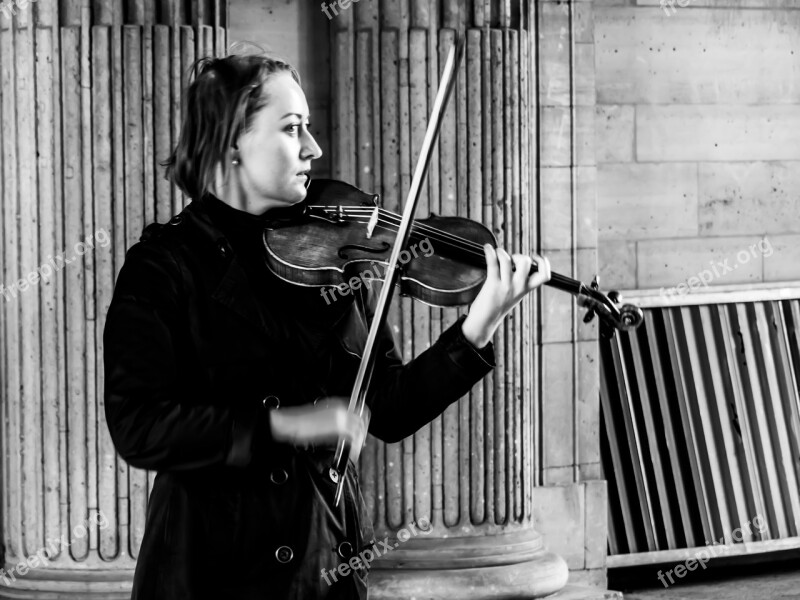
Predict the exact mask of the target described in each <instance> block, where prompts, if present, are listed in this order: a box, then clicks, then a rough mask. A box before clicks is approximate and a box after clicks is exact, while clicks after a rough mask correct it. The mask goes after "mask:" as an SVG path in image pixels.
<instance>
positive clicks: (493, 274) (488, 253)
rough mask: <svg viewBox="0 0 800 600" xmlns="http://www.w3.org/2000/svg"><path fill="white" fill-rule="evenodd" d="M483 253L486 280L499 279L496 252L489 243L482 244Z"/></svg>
mask: <svg viewBox="0 0 800 600" xmlns="http://www.w3.org/2000/svg"><path fill="white" fill-rule="evenodd" d="M483 254H484V256H485V257H486V279H487V280H488V281H494V280H497V279H499V278H500V272H499V268H498V266H497V252H495V249H494V248H493V247H492V245H491V244H484V245H483Z"/></svg>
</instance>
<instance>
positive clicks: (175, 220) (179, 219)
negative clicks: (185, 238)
mask: <svg viewBox="0 0 800 600" xmlns="http://www.w3.org/2000/svg"><path fill="white" fill-rule="evenodd" d="M182 222H183V217H182V216H181V215H175V216H174V217H172V218H171V219H170V220H169V224H170V225H180V224H181V223H182Z"/></svg>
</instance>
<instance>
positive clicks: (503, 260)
mask: <svg viewBox="0 0 800 600" xmlns="http://www.w3.org/2000/svg"><path fill="white" fill-rule="evenodd" d="M497 260H498V262H499V263H500V281H502V282H503V283H505V284H510V283H511V279H512V274H511V257H510V256H509V255H508V252H506V251H505V250H503V249H502V248H498V249H497Z"/></svg>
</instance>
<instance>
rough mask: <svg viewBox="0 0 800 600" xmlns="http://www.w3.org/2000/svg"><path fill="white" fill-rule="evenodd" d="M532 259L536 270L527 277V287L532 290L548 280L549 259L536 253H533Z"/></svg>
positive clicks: (549, 275) (549, 274) (549, 273)
mask: <svg viewBox="0 0 800 600" xmlns="http://www.w3.org/2000/svg"><path fill="white" fill-rule="evenodd" d="M532 258H533V260H534V262H535V263H536V272H535V273H534V274H533V275H531V276H530V278H529V279H528V288H529V289H531V290H533V289H535V288H537V287H539V286H541V285H544V284H545V283H547V282H548V281H550V277H551V275H552V274H551V272H550V261H549V260H548V259H547V258H545V257H542V256H539V255H537V254H534V255H533V257H532Z"/></svg>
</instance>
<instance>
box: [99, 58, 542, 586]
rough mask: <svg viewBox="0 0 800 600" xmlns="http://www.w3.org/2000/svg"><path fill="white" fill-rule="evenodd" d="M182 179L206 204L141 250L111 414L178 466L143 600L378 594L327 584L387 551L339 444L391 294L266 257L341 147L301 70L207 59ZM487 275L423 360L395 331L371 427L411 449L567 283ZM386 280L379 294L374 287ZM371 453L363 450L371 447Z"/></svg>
mask: <svg viewBox="0 0 800 600" xmlns="http://www.w3.org/2000/svg"><path fill="white" fill-rule="evenodd" d="M193 74H194V76H193V81H192V83H191V85H190V87H189V90H188V93H187V102H186V110H185V112H184V115H185V118H184V122H183V127H182V131H181V135H180V139H179V142H178V144H177V147H176V148H175V151H174V153H173V155H172V156H171V157H170V160H169V161H168V163H167V166H168V175H169V176H170V177H171V178H172V180H173V181H174V182H175V183H176V184H177V185H178V186H180V188H181V189H182V190H183V191H184V192H185V193H186V194H187V195H188V196H190V197H191V198H192V199H193V201H192V202H191V203H190V204H189V206H188V207H187V208H186V209H185V210H183V211H182V212H181V213H180V214H179V215H177V216H176V217H174V218H173V219H172V220H171V221H170V222H169V224H164V225H159V224H152V225H149V226H148V227H146V228H145V230H144V232H143V234H142V238H141V240H140V241H139V242H138V243H137V244H135V245H134V246H133V247H131V248H130V249H129V250H128V253H127V255H126V258H125V264H124V266H123V267H122V269H121V271H120V274H119V277H118V279H117V282H116V286H115V289H114V297H113V300H112V302H111V306H110V308H109V311H108V316H107V319H106V327H105V331H104V351H105V374H106V378H105V383H106V389H105V409H106V418H107V421H108V425H109V429H110V431H111V435H112V438H113V440H114V444H115V445H116V448H117V450H118V451H119V453H120V455H121V456H122V457H123V458H124V459H125V460H126V461H127V462H128V463H129V464H130V465H132V466H134V467H138V468H142V469H152V470H156V471H157V472H158V474H157V476H156V479H155V483H154V486H153V490H152V492H151V495H150V501H149V508H148V514H147V522H146V525H145V534H144V538H143V541H142V546H141V550H140V554H139V557H138V563H137V567H136V573H135V577H134V586H133V598H135V599H147V600H159V599H170V600H172V599H178V598H180V599H198V598H213V599H215V600H216V599H226V600H227V599H231V600H233V599H237V600H244V599H250V598H253V599H255V598H259V599H263V598H281V599H282V598H297V599H301V598H302V599H303V600H310V599H315V598H330V599H333V598H342V599H344V598H347V599H350V598H366V589H367V585H366V573H365V572H364V569H361V570H358V571H356V572H354V573H352V574H351V575H349V576H347V577H338V578H336V581H333V580H332V579H331V578H330V577H326V576H325V574H326V573H329V572H331V571H332V570H334V569H336V568H337V567H338V565H339V564H341V563H342V562H346V561H347V560H348V559H349V558H350V557H351V556H355V555H357V554H358V553H359V552H360V551H361V550H362V549H364V548H367V547H369V546H371V544H372V541H373V540H372V528H371V524H370V522H369V518H368V517H367V515H366V513H365V508H364V502H363V499H362V497H361V494H360V491H359V486H358V480H357V473H356V469H355V468H354V466H353V465H351V468H350V469H348V472H347V478H346V482H345V495H344V499H343V501H342V502H341V503H339V505H338V506H335V505H334V503H333V502H332V496H333V490H334V489H335V485H336V484H335V481H334V479H335V477H334V476H335V471H334V472H333V473H331V472H330V466H331V464H332V458H333V449H334V448H335V445H336V443H337V441H338V440H339V439H340V438H343V437H344V438H348V439H350V440H353V442H354V444H353V446H354V449H356V450H359V449H360V448H361V445H362V442H363V438H364V436H365V435H366V432H365V431H364V429H365V427H364V425H363V423H362V422H361V421H360V420H359V419H357V418H355V417H354V416H352V415H348V413H347V408H346V402H345V400H346V397H347V396H348V395H349V393H350V390H351V389H352V384H353V380H354V378H355V373H356V370H357V368H358V362H359V359H358V354H359V351H360V347H361V345H363V342H364V337H365V332H366V331H367V326H368V323H367V321H368V315H369V314H370V311H371V309H372V307H373V305H374V300H375V298H374V293H373V292H372V291H367V290H366V289H365V288H364V287H362V288H361V293H360V295H351V296H348V297H347V298H339V299H338V300H337V301H336V302H332V303H324V302H322V299H321V297H320V294H319V293H318V290H314V289H309V288H302V287H299V286H293V285H291V284H288V283H285V282H283V281H281V280H280V279H278V278H277V277H275V276H274V275H272V274H271V273H270V272H269V271H268V270H267V268H266V266H265V263H264V260H263V248H262V242H261V239H260V235H261V232H262V231H263V228H264V227H265V226H266V225H268V224H269V223H271V222H277V221H280V220H282V219H291V218H293V216H295V215H296V214H297V209H298V207H302V202H303V200H304V198H305V194H306V185H307V181H308V177H309V170H310V168H311V164H312V161H313V160H314V159H317V158H319V157H320V156H321V155H322V151H321V150H320V148H319V146H318V145H317V143H316V142H315V141H314V138H313V137H312V136H311V133H310V132H309V124H308V118H309V111H308V105H307V103H306V99H305V96H304V94H303V91H302V89H301V88H300V79H299V77H298V75H297V73H296V72H295V70H294V69H293V68H292V67H291V66H289V65H287V64H286V63H283V62H280V61H277V60H273V59H270V58H266V57H264V56H229V57H227V58H223V59H203V60H201V61H198V63H197V64H196V65H195V69H194V72H193ZM485 252H486V259H487V263H488V265H489V266H488V272H487V278H486V283H485V284H484V285H483V287H482V289H481V291H480V293H479V295H478V297H477V298H476V300H475V301H474V303H473V304H472V306H471V307H470V311H469V314H468V315H467V316H466V317H462V318H461V319H459V320H458V322H456V323H455V324H454V325H453V326H452V327H450V328H449V329H448V330H447V331H445V332H444V333H442V335H441V337H440V338H439V340H438V341H437V342H436V343H435V344H434V345H433V346H432V347H431V348H429V349H428V350H426V351H425V352H423V353H422V354H420V355H419V356H418V357H417V358H415V359H414V360H413V361H411V362H410V363H408V364H406V365H403V364H402V362H401V360H400V358H399V355H398V352H397V351H396V349H395V346H394V343H393V340H392V336H391V333H390V331H389V329H388V328H387V329H386V331H385V332H384V335H383V337H382V339H381V342H380V343H381V346H380V352H379V354H378V361H377V364H376V369H375V375H374V377H373V381H372V385H371V387H370V390H371V391H370V395H369V398H368V407H369V408H370V409H371V411H372V418H371V421H370V422H369V431H370V432H371V433H372V434H373V435H375V436H376V437H378V438H379V439H381V440H385V441H387V442H396V441H399V440H401V439H403V438H404V437H406V436H409V435H411V434H412V433H414V431H416V430H417V429H418V428H420V427H421V426H422V425H424V424H425V423H427V422H429V421H431V420H432V419H434V418H435V417H436V416H437V415H439V414H440V413H441V412H442V411H443V410H444V409H445V408H446V407H447V406H448V405H449V404H451V403H452V402H454V401H456V400H457V399H458V398H460V397H461V396H463V395H464V394H466V393H467V392H468V391H469V389H470V388H471V387H472V386H473V385H474V384H475V383H476V382H477V381H479V380H480V379H481V378H482V377H483V376H484V375H485V374H486V373H488V372H489V371H490V370H491V368H492V367H493V366H494V363H493V351H492V345H491V338H492V336H493V334H494V332H495V330H496V329H497V327H498V326H499V324H500V323H501V322H502V320H503V318H504V317H505V315H506V314H508V313H509V312H510V311H511V310H512V309H513V308H514V307H515V306H516V305H517V303H518V302H519V301H520V300H521V299H522V298H523V297H524V296H525V295H526V294H527V293H528V292H530V291H531V290H533V289H534V288H536V287H538V286H539V285H541V284H542V283H544V282H545V281H547V280H548V279H549V277H550V270H549V265H548V262H547V260H545V259H540V258H538V257H537V263H538V265H539V272H538V273H536V274H534V275H533V276H531V277H530V278H526V274H527V273H528V271H529V267H530V264H531V259H530V258H529V257H525V256H516V255H515V256H514V261H515V262H516V265H517V268H516V272H515V273H512V268H511V257H510V256H509V255H508V254H507V253H506V252H505V251H503V250H498V251H497V252H495V251H494V250H493V249H491V248H490V247H489V246H487V247H486V248H485ZM369 287H370V288H371V287H372V286H369ZM351 458H353V459H355V458H356V457H355V456H352V457H351Z"/></svg>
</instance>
